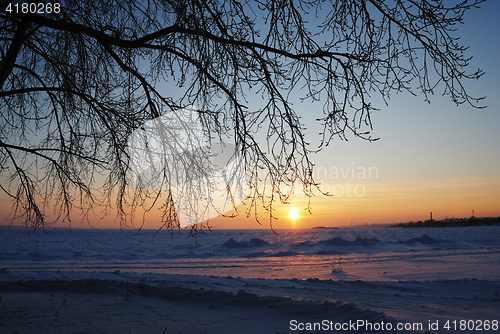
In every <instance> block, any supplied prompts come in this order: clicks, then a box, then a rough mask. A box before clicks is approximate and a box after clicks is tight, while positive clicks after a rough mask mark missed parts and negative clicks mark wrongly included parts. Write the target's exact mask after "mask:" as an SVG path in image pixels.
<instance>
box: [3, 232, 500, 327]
mask: <svg viewBox="0 0 500 334" xmlns="http://www.w3.org/2000/svg"><path fill="white" fill-rule="evenodd" d="M187 236H188V233H187V231H183V232H181V233H180V234H179V233H175V234H174V235H173V236H171V235H170V234H169V233H168V232H164V231H160V232H159V233H158V234H156V235H155V231H146V230H145V231H141V232H140V233H139V234H138V235H136V231H118V230H73V231H71V232H70V231H68V230H65V229H57V230H55V229H50V230H48V231H47V233H43V232H42V233H40V235H39V236H36V235H29V236H28V235H27V234H25V233H24V231H23V230H21V229H1V230H0V332H1V333H15V332H18V333H35V332H37V333H73V332H75V333H129V332H130V333H195V334H198V333H205V332H206V333H334V332H353V330H352V327H351V328H349V329H347V330H346V328H344V330H342V329H341V328H340V327H338V328H337V329H339V328H340V329H341V330H335V328H334V326H335V325H337V326H341V325H342V324H347V323H349V322H351V323H352V322H356V321H358V320H360V321H361V320H363V321H365V323H367V322H368V323H371V324H372V325H373V324H379V325H380V324H381V323H386V324H387V323H390V324H391V326H394V328H393V329H392V330H389V331H385V332H388V333H392V332H394V331H395V332H415V333H422V332H423V331H424V330H426V329H427V328H428V327H429V321H430V322H431V323H433V324H435V323H436V321H438V329H437V330H435V329H433V330H432V331H433V332H438V333H448V332H453V333H458V332H459V333H468V332H469V333H476V332H479V331H478V330H477V329H478V328H477V327H478V325H479V324H482V326H483V327H482V328H483V330H482V331H481V332H487V333H489V332H491V333H494V332H500V329H497V330H493V329H492V328H493V327H492V326H491V323H490V327H489V328H490V330H489V331H485V330H484V329H485V326H484V325H485V324H486V322H485V321H489V322H491V321H495V320H496V321H499V320H500V307H499V306H500V242H499V241H500V227H499V226H483V227H462V228H429V229H424V228H419V229H403V228H383V227H380V228H362V229H354V228H352V229H313V230H282V231H278V234H277V235H276V234H273V233H272V231H270V230H215V231H214V232H213V233H208V234H199V235H198V236H197V238H196V239H194V238H188V237H187ZM448 320H449V321H450V322H449V325H451V326H452V327H453V321H454V320H456V321H457V322H456V324H457V326H458V329H457V330H454V329H453V328H448V329H445V328H444V325H445V324H446V322H447V321H448ZM461 320H467V321H469V320H475V321H476V322H474V323H473V324H471V323H470V322H467V323H466V326H467V325H468V326H469V328H471V326H473V328H474V330H469V329H467V328H465V330H460V321H461ZM293 321H295V322H293ZM323 321H327V322H328V323H329V324H330V326H333V327H329V328H328V329H326V327H325V325H324V323H323ZM315 323H316V324H321V325H322V326H323V327H321V328H320V329H318V328H316V329H313V330H311V331H307V330H303V331H301V330H299V328H302V327H301V326H304V328H305V329H306V328H307V325H308V324H309V325H311V326H312V325H313V324H315ZM398 323H411V324H413V323H415V324H419V323H421V324H422V325H423V328H422V329H419V328H414V329H415V330H414V331H398V330H396V328H395V326H397V324H398ZM367 328H368V327H362V328H361V327H360V328H357V330H356V332H363V333H364V332H373V333H380V332H384V331H381V330H376V329H375V328H373V329H372V330H371V331H370V330H366V329H367ZM331 329H333V330H331ZM368 329H369V328H368ZM385 329H387V328H385Z"/></svg>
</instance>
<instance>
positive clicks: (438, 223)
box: [390, 216, 500, 228]
mask: <svg viewBox="0 0 500 334" xmlns="http://www.w3.org/2000/svg"><path fill="white" fill-rule="evenodd" d="M498 225H500V217H484V218H477V217H474V216H472V217H470V218H450V219H444V220H431V219H429V220H426V221H417V222H413V221H410V222H407V223H399V224H393V225H390V227H404V228H423V227H469V226H498Z"/></svg>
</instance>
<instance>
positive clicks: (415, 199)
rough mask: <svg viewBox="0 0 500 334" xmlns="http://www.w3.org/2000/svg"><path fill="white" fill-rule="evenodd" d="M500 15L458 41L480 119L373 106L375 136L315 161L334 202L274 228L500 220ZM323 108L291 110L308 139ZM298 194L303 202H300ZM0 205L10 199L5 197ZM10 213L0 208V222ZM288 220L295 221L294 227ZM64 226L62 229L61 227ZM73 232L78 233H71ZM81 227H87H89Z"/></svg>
mask: <svg viewBox="0 0 500 334" xmlns="http://www.w3.org/2000/svg"><path fill="white" fill-rule="evenodd" d="M498 13H500V3H499V2H498V1H488V2H486V3H485V4H483V5H482V6H481V8H480V9H476V10H471V11H469V12H468V13H466V16H465V22H464V24H463V25H461V26H460V27H459V29H458V31H457V36H460V37H461V43H462V44H464V45H468V46H470V49H469V50H468V51H467V52H468V54H469V55H473V57H474V58H473V59H472V60H471V64H470V71H473V70H475V69H477V68H481V69H482V70H483V71H484V72H485V74H484V76H483V77H482V78H480V79H479V80H478V81H468V82H466V88H467V89H468V92H469V93H470V94H471V95H473V96H486V99H485V100H484V101H483V104H484V105H486V106H487V108H485V109H475V108H473V107H471V106H469V105H460V106H456V105H455V104H454V103H453V102H452V101H451V99H450V98H449V97H448V96H441V95H439V89H438V90H437V92H438V94H436V95H435V96H432V97H431V99H430V100H431V101H430V102H431V103H430V104H429V103H427V102H426V101H424V97H423V96H421V95H417V96H412V95H410V94H408V93H402V94H399V95H393V96H392V97H391V100H390V101H389V106H385V105H384V104H383V103H382V102H381V101H377V100H376V99H375V100H374V104H375V105H376V106H377V107H379V108H380V111H377V112H375V113H374V114H373V115H372V122H373V131H372V136H373V137H378V138H380V140H378V141H376V142H372V143H370V142H367V141H364V140H361V139H359V138H354V136H352V135H351V136H349V135H348V139H349V140H348V141H343V140H340V139H334V140H333V141H332V142H331V144H330V145H329V146H328V147H326V148H325V149H323V150H322V151H321V152H320V153H318V154H316V155H315V156H314V157H313V159H314V160H313V162H314V163H315V165H316V171H315V174H314V176H315V178H316V180H317V181H320V182H321V184H322V186H321V187H322V190H323V191H328V192H330V193H331V194H332V196H321V195H318V196H315V197H313V198H312V199H311V207H312V214H309V213H308V212H307V211H306V210H305V208H306V207H307V201H308V199H307V198H306V197H305V196H303V195H300V194H296V195H294V196H293V197H292V198H291V203H290V204H287V205H284V204H276V206H275V212H274V215H275V216H276V217H277V218H278V219H277V220H273V221H272V224H273V228H276V229H279V228H310V227H313V226H329V227H335V226H357V225H365V224H389V223H398V222H406V221H418V220H426V219H429V217H430V212H432V213H433V218H434V219H444V218H452V217H470V216H471V215H472V210H474V214H475V216H477V217H491V216H495V217H496V216H500V131H499V126H500V107H499V106H500V97H499V93H500V92H499V88H500V84H499V82H498V78H499V77H500V65H499V64H498V61H497V59H498V55H499V54H500V42H499V40H500V38H499V35H498V31H500V23H499V22H498V19H497V14H498ZM321 107H322V104H321V103H316V104H314V103H313V104H311V103H303V104H298V105H296V108H297V111H298V114H299V115H302V116H303V118H302V120H303V122H304V123H305V124H306V126H307V127H308V131H309V132H310V133H312V134H314V133H315V132H316V133H317V132H319V128H317V127H316V126H315V125H314V122H313V120H312V119H308V118H307V115H308V114H311V111H314V110H315V109H318V108H319V109H321ZM297 193H299V192H297ZM1 199H2V202H4V203H6V202H7V201H8V199H6V198H5V196H4V195H2V197H1ZM244 211H245V207H244V205H243V204H242V205H240V206H239V212H240V213H242V214H240V215H239V216H238V217H236V218H215V219H212V220H211V222H210V225H211V226H213V227H214V228H237V229H242V228H268V227H269V218H266V215H265V213H264V211H262V213H261V215H260V218H261V224H262V225H259V224H258V223H257V222H256V221H255V219H254V218H253V217H250V218H245V217H244ZM8 213H9V206H8V205H4V206H2V208H0V214H1V215H2V217H6V216H7V215H8ZM289 216H291V217H293V218H295V219H292V218H290V217H289ZM65 225H66V226H67V223H63V224H61V226H65ZM93 226H94V227H97V228H118V227H119V223H118V222H117V221H115V220H114V216H113V215H112V214H110V215H109V216H108V217H106V218H104V219H102V220H98V218H97V217H96V218H95V221H94V223H93ZM73 227H78V226H75V225H73ZM81 227H88V226H87V225H86V224H85V223H84V224H83V225H81ZM145 227H146V228H157V227H158V220H157V216H156V215H155V214H154V213H153V214H151V215H150V216H149V218H148V221H147V222H146V225H145Z"/></svg>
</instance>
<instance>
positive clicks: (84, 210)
mask: <svg viewBox="0 0 500 334" xmlns="http://www.w3.org/2000/svg"><path fill="white" fill-rule="evenodd" d="M481 2H482V1H481V0H476V1H472V2H470V3H469V2H466V1H464V2H462V3H456V4H453V5H448V3H449V2H448V1H439V0H438V1H430V0H418V1H417V0H407V1H405V0H394V1H379V0H358V1H354V0H350V1H340V0H339V1H334V0H332V1H307V0H303V1H271V0H268V1H255V2H252V1H250V2H247V1H235V0H226V1H222V0H221V1H215V0H213V1H198V0H191V1H182V0H173V1H169V0H165V1H160V0H144V1H128V0H120V1H113V0H93V1H87V0H79V1H71V0H70V1H64V2H63V3H61V7H60V11H57V12H56V11H54V10H50V13H49V12H48V11H45V12H44V13H38V12H33V11H32V10H31V8H32V7H30V6H28V5H26V6H24V7H23V6H22V5H21V4H22V3H21V2H18V4H19V5H18V6H17V7H14V6H13V5H12V3H11V2H9V1H5V0H1V6H0V7H1V14H0V22H1V24H0V50H1V57H2V59H1V62H0V87H1V91H0V98H1V101H2V102H1V104H0V111H1V118H0V177H1V180H2V183H1V188H2V190H3V191H4V192H5V193H6V194H8V196H10V197H11V198H12V201H13V208H12V212H11V216H10V218H12V219H22V220H23V221H24V222H25V226H26V227H27V228H30V229H35V230H37V229H39V228H43V227H44V226H46V224H50V223H51V222H52V221H54V220H58V219H59V220H67V221H71V215H74V213H73V212H74V211H75V210H76V211H79V212H81V214H80V213H79V214H78V216H80V215H83V218H84V219H86V217H88V214H89V213H90V212H91V210H92V209H93V208H96V207H104V208H105V214H108V213H109V212H110V210H116V215H117V218H118V220H119V221H120V224H121V226H128V225H130V224H133V221H134V220H133V217H134V215H135V214H137V213H139V212H140V213H142V212H147V211H149V210H151V208H152V207H159V208H161V209H162V210H163V213H164V214H163V221H162V223H161V225H160V227H164V228H167V229H170V230H172V229H175V228H178V227H179V224H178V217H177V215H176V212H175V209H174V206H173V201H172V196H171V195H170V194H169V192H168V191H166V189H168V186H166V187H164V189H163V190H158V189H157V190H151V189H149V190H148V189H144V187H140V186H138V185H137V182H134V181H133V177H132V175H131V170H130V159H131V157H130V152H129V151H128V150H127V139H128V138H129V137H130V135H131V134H132V133H133V131H134V130H135V129H137V128H139V127H140V126H141V125H143V124H144V123H146V122H147V121H150V120H152V119H155V118H158V117H160V116H162V115H165V114H166V113H168V112H171V111H175V110H179V109H181V108H185V107H188V106H195V107H196V108H197V110H198V114H199V117H200V120H201V122H202V124H203V126H204V131H205V132H206V135H207V136H208V137H209V138H211V140H212V141H213V142H217V141H225V140H227V138H231V140H234V145H235V148H236V153H237V154H239V155H240V157H241V159H242V161H243V163H244V168H245V173H246V182H247V187H248V190H249V193H248V199H247V201H246V206H245V210H246V211H245V214H246V215H255V218H258V217H257V213H258V212H259V208H263V209H264V210H265V212H266V214H268V216H269V218H270V221H271V222H272V218H273V207H272V206H273V203H275V202H276V201H281V202H286V201H288V199H289V196H290V194H291V191H292V190H291V189H292V188H293V186H294V185H295V186H298V187H299V188H300V189H302V191H303V193H304V194H305V195H306V196H309V197H311V196H313V195H314V194H315V193H319V192H320V190H319V188H318V184H317V183H316V182H315V181H314V179H313V173H312V172H313V163H312V161H311V160H310V155H311V152H313V151H317V150H321V149H324V147H325V146H326V145H327V144H328V143H329V142H330V141H331V140H332V139H333V138H334V137H340V138H346V135H347V134H348V133H351V134H353V135H354V136H356V137H361V138H364V139H367V140H374V139H373V138H372V137H371V136H370V133H369V131H370V130H371V127H372V122H371V119H370V114H371V113H372V111H373V110H376V109H375V107H374V106H372V104H371V102H370V98H371V96H372V95H374V94H376V95H379V96H381V97H382V98H383V99H384V101H386V102H387V100H388V99H389V98H390V96H391V94H393V93H395V92H400V91H408V92H410V93H412V94H422V95H423V97H424V98H425V99H426V100H427V99H428V96H429V95H431V94H433V93H434V92H435V91H436V90H437V89H438V90H439V92H440V93H444V94H447V95H449V96H450V97H451V99H452V101H453V102H455V103H457V104H461V103H469V104H471V105H474V106H477V103H478V101H479V100H480V98H474V97H471V96H469V95H468V94H467V92H466V90H465V88H464V81H465V80H466V79H477V78H479V77H480V76H481V75H482V72H481V71H480V70H478V71H476V72H472V73H467V72H466V70H467V66H468V64H469V60H470V58H468V57H467V56H465V55H464V52H465V51H466V50H467V48H466V47H464V46H462V45H460V44H459V42H458V38H457V36H455V35H454V32H455V29H456V25H457V24H459V23H462V21H463V16H464V14H465V12H466V11H467V10H469V9H471V8H473V7H478V4H480V3H481ZM31 3H32V2H28V3H27V4H31ZM23 8H25V9H26V10H24V9H23ZM293 99H301V100H303V101H320V103H321V107H320V108H319V109H318V110H316V111H311V115H307V116H308V117H314V118H315V119H317V121H318V122H319V123H320V124H321V125H322V128H323V131H322V132H321V133H320V134H319V135H320V137H321V144H320V146H319V147H313V148H311V147H309V145H308V143H307V141H306V138H305V129H304V126H303V125H302V123H301V122H300V115H298V114H297V112H296V110H295V109H294V106H293V104H292V100H293ZM259 134H263V135H264V136H265V141H261V140H259ZM188 160H189V159H188ZM188 160H186V161H188ZM186 163H188V162H186ZM102 180H103V181H102ZM167 181H168V180H167ZM101 182H102V184H101ZM229 195H230V194H229ZM51 215H52V216H53V217H55V218H53V219H52V220H50V221H49V220H48V218H47V217H48V216H51ZM139 221H141V222H142V221H143V219H139ZM197 228H199V227H196V226H193V229H194V230H196V229H197Z"/></svg>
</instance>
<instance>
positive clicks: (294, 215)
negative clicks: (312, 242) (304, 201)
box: [288, 207, 300, 220]
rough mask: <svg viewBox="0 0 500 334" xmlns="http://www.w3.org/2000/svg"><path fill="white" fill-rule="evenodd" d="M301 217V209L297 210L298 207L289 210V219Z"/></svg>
mask: <svg viewBox="0 0 500 334" xmlns="http://www.w3.org/2000/svg"><path fill="white" fill-rule="evenodd" d="M299 217H300V216H299V209H297V208H296V207H291V208H290V209H288V218H290V219H291V220H295V219H297V218H299Z"/></svg>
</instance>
